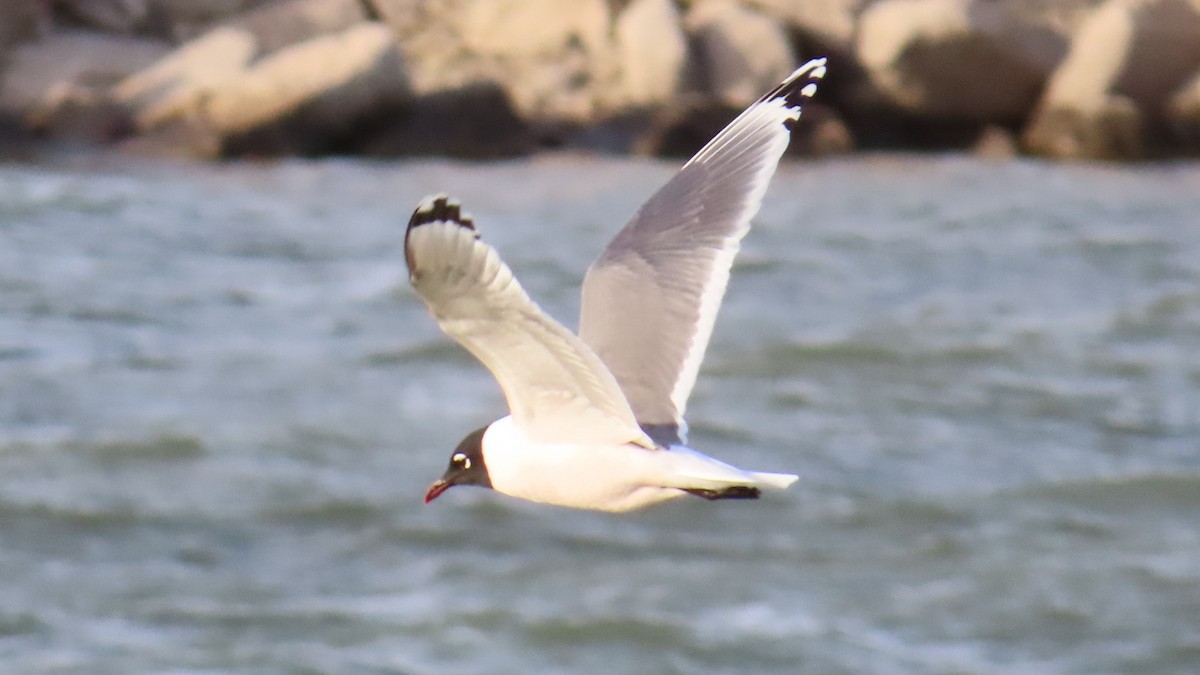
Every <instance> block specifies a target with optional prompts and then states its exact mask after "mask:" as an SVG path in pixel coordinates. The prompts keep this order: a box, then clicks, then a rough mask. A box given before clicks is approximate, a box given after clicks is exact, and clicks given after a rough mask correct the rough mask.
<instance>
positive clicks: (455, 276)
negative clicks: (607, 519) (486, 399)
mask: <svg viewBox="0 0 1200 675" xmlns="http://www.w3.org/2000/svg"><path fill="white" fill-rule="evenodd" d="M824 75H825V59H823V58H820V59H814V60H812V61H809V62H808V63H806V64H804V65H803V66H801V67H800V68H798V69H797V70H796V71H795V72H793V73H792V74H791V75H789V76H788V77H787V79H785V80H784V81H783V82H782V83H780V84H779V86H777V87H775V88H774V89H772V90H771V91H770V92H768V93H767V94H766V95H764V96H763V97H762V98H760V99H758V101H756V102H755V103H754V104H752V105H751V106H750V107H749V108H747V109H746V110H745V111H744V112H742V114H741V115H739V116H738V117H737V118H736V119H734V120H733V122H731V123H730V124H729V126H727V127H725V129H724V130H722V131H721V133H719V134H717V135H716V137H715V138H713V139H712V140H711V141H709V142H708V145H705V146H704V147H703V148H702V149H701V150H700V152H698V153H696V156H695V157H692V158H691V160H689V161H688V163H687V164H684V165H683V168H682V169H681V170H680V171H679V173H678V174H676V175H675V177H674V178H672V179H671V181H670V182H669V183H667V184H666V185H664V186H663V187H662V188H661V189H660V190H659V191H658V192H656V193H655V194H654V196H652V197H651V198H650V200H649V201H647V202H646V203H645V204H643V205H642V207H641V208H640V209H638V211H637V213H635V214H634V216H633V219H632V220H630V221H629V223H628V224H627V225H626V226H625V228H624V229H622V230H621V231H620V232H619V233H617V236H616V238H615V239H613V240H612V242H611V243H609V245H608V248H606V249H605V250H604V252H603V253H601V254H600V257H599V258H598V259H597V260H596V261H595V262H594V263H592V266H591V268H589V269H588V272H587V276H586V278H585V279H584V281H583V300H582V303H583V304H582V308H581V311H580V317H581V318H580V321H579V335H578V336H576V335H574V334H573V333H571V331H570V330H568V329H567V328H565V327H564V326H562V324H559V323H558V322H556V321H555V320H554V319H552V318H551V317H550V316H548V315H547V314H546V313H545V312H543V311H542V310H541V308H539V307H538V306H537V305H536V304H535V303H534V302H533V301H532V300H530V299H529V296H528V295H526V293H525V291H524V290H523V289H522V288H521V286H520V284H518V283H517V280H516V278H514V277H513V274H512V272H511V271H510V270H509V268H508V266H507V265H505V264H504V263H503V262H502V261H501V260H500V257H499V256H498V255H497V254H496V251H495V249H493V248H492V247H491V246H488V245H487V244H485V243H483V242H482V241H480V239H479V233H478V232H477V231H476V229H475V223H474V221H473V220H472V218H471V216H469V215H468V214H467V213H465V212H463V211H462V208H461V205H460V204H459V203H458V202H457V201H455V200H452V199H450V198H448V197H446V196H445V195H438V196H435V197H427V198H426V199H424V200H423V201H422V202H421V204H420V205H419V206H418V207H417V210H416V211H415V212H414V213H413V215H412V219H411V220H410V221H409V223H408V230H407V232H406V234H405V237H404V257H405V261H406V262H407V263H408V271H409V279H410V280H411V282H412V285H413V288H415V289H416V291H417V293H418V294H419V295H420V296H421V299H423V300H424V301H425V304H426V305H428V307H429V310H430V312H432V313H433V316H434V317H435V318H436V319H437V323H438V326H440V327H441V329H442V330H443V331H445V333H446V334H447V335H449V336H450V337H452V338H454V339H455V340H457V341H458V342H459V344H461V345H462V346H463V347H465V348H466V349H467V350H468V351H470V352H471V353H472V354H474V355H475V357H476V358H478V359H479V360H480V361H481V362H483V365H485V366H487V368H488V370H490V371H491V372H492V375H493V376H495V378H496V380H497V381H498V382H499V384H500V388H501V389H502V390H503V392H504V398H505V400H506V401H507V402H508V409H509V411H510V413H511V414H509V415H507V416H505V417H502V418H500V419H498V420H496V421H495V422H492V423H491V424H489V425H487V426H486V427H483V428H481V429H477V430H475V431H473V432H471V433H470V434H468V435H467V437H466V438H465V439H463V441H462V442H461V443H460V444H459V445H458V447H457V449H455V451H454V453H453V454H452V455H451V457H450V466H449V468H448V469H447V470H446V472H445V474H443V475H442V477H441V478H440V479H438V480H437V481H436V482H434V483H433V485H431V486H430V487H429V491H428V492H427V493H426V494H425V502H426V503H428V502H430V501H433V500H434V499H435V498H437V496H438V495H440V494H442V493H443V492H445V491H446V490H447V489H449V488H450V487H451V486H454V485H478V486H483V487H488V488H492V489H494V490H496V491H497V492H501V493H503V494H506V495H511V496H513V497H518V498H521V499H527V500H530V501H535V502H543V503H548V504H558V505H561V506H569V507H574V508H581V509H596V510H602V511H628V510H631V509H638V508H642V507H645V506H648V505H651V504H655V503H658V502H662V501H665V500H668V499H673V498H675V497H679V496H682V495H689V494H690V495H696V496H699V497H704V498H705V499H753V498H756V497H758V496H759V490H760V488H763V487H768V488H780V489H782V488H786V487H787V486H789V485H791V484H792V483H793V482H794V481H795V480H796V479H797V477H796V476H794V475H791V474H780V473H761V472H757V471H744V470H742V469H739V468H736V467H734V466H731V465H729V464H726V463H724V462H721V461H718V460H716V459H713V458H711V457H708V456H706V455H703V454H701V453H699V452H697V451H695V450H692V449H691V448H689V447H687V445H686V438H685V434H686V429H687V427H686V425H685V424H684V421H683V413H684V408H685V406H686V404H687V399H688V394H690V393H691V390H692V385H693V384H695V382H696V373H697V371H698V370H699V369H700V362H701V360H702V359H703V357H704V350H705V348H706V347H707V346H708V340H709V336H710V335H711V334H712V328H713V321H714V320H715V319H716V315H717V309H718V307H719V306H720V304H721V299H722V297H723V296H724V294H725V286H726V283H727V282H728V280H729V269H730V266H731V265H732V264H733V257H734V255H735V254H736V253H737V250H738V246H739V243H740V241H741V239H742V237H743V236H745V234H746V232H747V231H748V230H749V229H750V219H751V218H752V217H753V216H754V215H755V213H757V212H758V208H759V204H760V202H761V201H762V197H763V193H764V192H766V189H767V183H768V182H769V181H770V179H771V176H772V174H774V173H775V168H776V165H778V163H779V158H780V157H781V156H782V155H783V151H784V150H785V149H786V148H787V145H788V140H789V137H790V135H791V130H792V127H793V126H795V124H796V121H797V120H798V119H799V117H800V108H801V103H802V102H803V101H804V99H806V98H810V97H812V95H813V94H814V93H816V90H817V82H818V81H819V80H820V79H821V78H822V77H824Z"/></svg>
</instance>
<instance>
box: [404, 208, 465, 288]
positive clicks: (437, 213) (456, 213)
mask: <svg viewBox="0 0 1200 675" xmlns="http://www.w3.org/2000/svg"><path fill="white" fill-rule="evenodd" d="M429 223H454V224H456V225H458V226H459V227H464V228H466V229H468V230H470V231H471V232H474V233H475V238H476V239H478V238H479V232H478V230H476V229H475V219H474V218H472V217H471V215H470V214H468V213H466V212H465V211H463V210H462V203H461V202H459V201H458V200H457V199H452V198H450V197H449V196H447V195H445V194H440V195H432V196H429V197H426V198H425V199H422V200H421V203H420V204H418V205H417V209H416V210H415V211H413V214H412V217H411V218H409V219H408V228H407V229H406V230H405V231H404V262H406V263H408V269H409V275H410V276H411V275H413V274H414V273H415V272H414V270H415V269H416V266H415V265H414V262H413V257H412V251H411V250H410V249H409V247H408V238H409V235H411V234H412V231H413V230H414V229H416V228H418V227H421V226H422V225H428V224H429Z"/></svg>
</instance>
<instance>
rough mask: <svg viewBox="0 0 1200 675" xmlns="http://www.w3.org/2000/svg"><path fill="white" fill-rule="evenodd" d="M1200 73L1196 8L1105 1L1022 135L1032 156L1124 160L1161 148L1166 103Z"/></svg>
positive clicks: (1175, 0) (1184, 0) (1175, 2)
mask: <svg viewBox="0 0 1200 675" xmlns="http://www.w3.org/2000/svg"><path fill="white" fill-rule="evenodd" d="M1197 69H1200V3H1197V2H1194V0H1192V1H1190V0H1109V2H1106V3H1105V4H1104V5H1103V6H1101V7H1100V8H1098V9H1097V10H1096V11H1095V12H1094V13H1093V14H1092V15H1091V16H1090V17H1089V18H1088V19H1087V21H1086V22H1085V23H1084V24H1083V25H1082V26H1081V27H1080V29H1079V31H1078V33H1077V34H1076V36H1075V38H1074V40H1073V41H1072V42H1071V49H1070V52H1069V54H1068V55H1067V58H1066V59H1065V60H1064V61H1063V63H1062V64H1061V65H1060V66H1059V68H1058V69H1057V70H1056V71H1055V73H1054V75H1053V77H1052V78H1051V80H1050V84H1049V86H1048V87H1047V88H1046V91H1045V93H1044V95H1043V96H1042V99H1041V101H1040V103H1039V105H1038V109H1037V112H1036V114H1035V115H1034V117H1033V119H1032V121H1031V122H1030V124H1029V126H1028V128H1027V129H1026V131H1025V133H1024V137H1023V141H1024V143H1025V146H1026V148H1027V149H1029V150H1030V151H1032V152H1035V153H1038V154H1043V155H1047V156H1051V157H1058V158H1096V159H1129V158H1137V157H1142V156H1145V155H1147V154H1149V153H1152V152H1153V151H1154V150H1155V148H1156V146H1159V145H1162V144H1164V143H1165V142H1166V136H1165V135H1164V134H1163V133H1162V129H1163V128H1164V127H1165V125H1164V123H1163V119H1164V117H1165V115H1166V113H1167V110H1166V109H1167V104H1168V100H1169V97H1170V96H1171V94H1172V93H1173V92H1175V91H1176V90H1177V89H1179V87H1180V86H1182V85H1183V84H1184V83H1185V81H1186V80H1187V78H1188V77H1189V76H1191V75H1192V74H1193V73H1195V72H1196V71H1197Z"/></svg>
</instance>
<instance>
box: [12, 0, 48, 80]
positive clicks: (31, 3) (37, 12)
mask: <svg viewBox="0 0 1200 675" xmlns="http://www.w3.org/2000/svg"><path fill="white" fill-rule="evenodd" d="M49 21H50V17H49V8H48V6H47V5H45V4H43V2H42V0H7V2H5V3H4V4H3V5H2V6H0V66H2V65H3V61H4V54H5V52H7V51H8V50H9V49H10V48H12V47H14V46H16V45H18V44H20V43H22V42H28V41H30V40H33V39H35V38H37V37H39V36H40V35H41V34H42V33H43V32H45V29H46V28H47V26H48V25H49Z"/></svg>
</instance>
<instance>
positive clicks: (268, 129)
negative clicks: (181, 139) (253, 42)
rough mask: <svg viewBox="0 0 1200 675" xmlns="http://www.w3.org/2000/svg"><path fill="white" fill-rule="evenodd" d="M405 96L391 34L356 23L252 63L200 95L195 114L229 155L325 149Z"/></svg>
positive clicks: (404, 81) (398, 104)
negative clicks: (220, 141) (220, 142)
mask: <svg viewBox="0 0 1200 675" xmlns="http://www.w3.org/2000/svg"><path fill="white" fill-rule="evenodd" d="M409 96H410V91H409V88H408V80H407V77H406V75H405V67H404V59H403V57H402V56H401V55H400V52H399V50H398V49H397V48H396V45H395V43H394V42H393V41H392V33H391V31H390V30H389V29H388V28H387V27H386V26H384V25H383V24H381V23H378V22H363V23H361V24H359V25H356V26H352V27H351V28H349V29H347V30H345V31H342V32H340V33H335V34H332V35H326V36H322V37H318V38H314V39H312V40H308V41H305V42H302V43H299V44H296V45H293V46H291V47H287V48H284V49H281V50H279V51H277V52H275V53H274V54H272V55H270V56H268V57H266V58H264V59H262V60H261V61H258V62H257V63H255V64H254V65H252V66H251V67H250V68H248V69H246V70H245V71H243V72H242V73H241V74H239V75H238V76H236V77H234V78H232V79H230V80H228V81H226V82H224V83H223V84H222V85H221V86H219V87H214V88H213V89H211V90H210V91H209V93H208V94H207V96H205V97H204V99H203V101H202V102H201V105H200V107H199V111H198V112H199V115H200V118H201V119H202V120H203V122H204V124H205V125H206V126H208V127H209V128H211V129H213V130H214V131H215V132H216V133H217V134H218V135H220V136H221V137H222V138H224V139H226V140H225V143H224V145H225V150H226V151H227V152H231V153H234V154H244V153H252V154H281V153H313V152H325V151H329V150H331V149H334V148H336V147H337V145H338V144H339V143H341V142H344V141H346V139H348V138H352V137H353V136H354V135H355V134H356V133H361V132H362V131H363V125H366V126H370V125H372V124H375V123H377V121H378V120H380V119H382V118H383V117H384V116H385V115H388V114H391V113H394V112H395V111H396V110H398V109H399V108H400V107H401V106H402V105H403V104H404V103H405V102H407V100H408V98H409Z"/></svg>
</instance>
